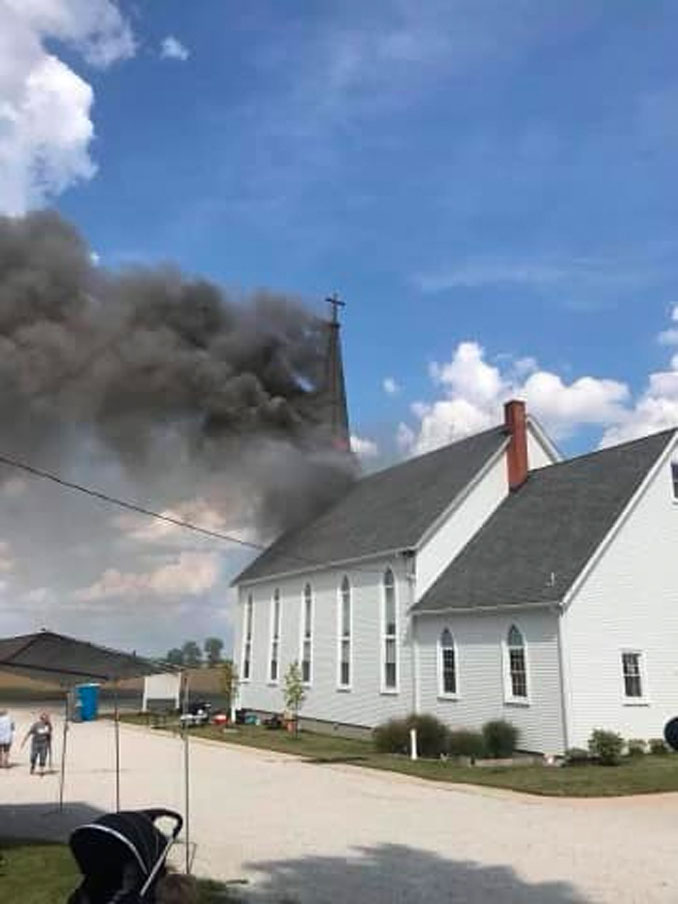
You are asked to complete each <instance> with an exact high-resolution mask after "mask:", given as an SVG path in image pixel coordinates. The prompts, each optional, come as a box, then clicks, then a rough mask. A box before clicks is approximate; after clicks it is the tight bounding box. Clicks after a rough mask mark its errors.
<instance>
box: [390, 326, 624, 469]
mask: <svg viewBox="0 0 678 904" xmlns="http://www.w3.org/2000/svg"><path fill="white" fill-rule="evenodd" d="M503 363H504V364H505V366H504V369H502V368H501V367H500V366H499V365H497V364H490V363H489V362H488V361H487V360H486V356H485V351H484V349H483V348H482V347H481V346H480V345H479V344H478V343H476V342H461V343H460V344H459V345H458V346H457V347H456V349H455V350H454V352H453V355H452V358H451V359H450V361H448V362H445V363H443V364H440V363H438V362H434V363H432V364H431V365H430V367H429V373H430V375H431V378H432V380H433V382H434V384H436V385H437V386H439V387H440V388H442V390H443V394H444V395H443V398H442V399H438V400H437V401H434V402H432V403H426V402H417V403H415V404H414V405H413V406H412V408H411V410H412V413H413V415H414V416H415V417H416V418H417V419H418V420H419V424H418V428H417V430H413V429H412V428H411V427H409V426H408V425H406V424H401V425H400V427H399V430H398V436H397V441H398V444H399V446H400V448H401V449H403V450H404V451H406V452H408V453H410V454H420V453H422V452H427V451H430V450H431V449H435V448H437V447H438V446H441V445H444V444H445V443H449V442H454V441H455V440H458V439H461V438H462V437H464V436H468V435H470V434H471V433H477V432H478V431H480V430H484V429H486V428H488V427H490V426H492V425H493V424H497V423H500V421H501V419H502V405H503V403H504V402H505V401H506V400H507V399H509V398H512V397H517V398H523V399H525V401H526V402H527V406H528V410H529V411H530V412H531V413H532V414H534V415H535V416H536V417H537V418H538V419H539V420H540V421H541V422H542V423H543V424H544V426H545V427H546V429H547V430H548V431H549V432H550V433H551V434H552V435H553V436H554V437H555V438H562V437H564V436H567V435H568V434H570V433H571V432H573V431H574V430H576V429H577V428H578V427H580V426H582V425H584V424H594V425H601V426H602V427H607V426H611V425H614V424H617V423H619V422H620V421H621V420H622V419H623V418H624V417H625V408H624V405H625V403H626V402H627V401H628V399H629V390H628V387H627V386H626V385H625V384H624V383H621V382H619V381H617V380H609V379H599V378H596V377H590V376H585V377H580V378H578V379H576V380H574V381H573V382H571V383H569V384H568V383H565V382H564V381H563V379H562V378H561V377H560V376H558V375H557V374H554V373H550V372H549V371H545V370H539V369H538V368H537V364H536V362H535V361H534V359H532V358H521V359H518V360H517V361H513V360H511V359H509V360H507V361H504V362H503Z"/></svg>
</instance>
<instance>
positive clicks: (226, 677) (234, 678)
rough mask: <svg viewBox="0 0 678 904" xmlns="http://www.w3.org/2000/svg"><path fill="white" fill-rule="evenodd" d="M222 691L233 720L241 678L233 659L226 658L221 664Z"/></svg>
mask: <svg viewBox="0 0 678 904" xmlns="http://www.w3.org/2000/svg"><path fill="white" fill-rule="evenodd" d="M219 677H220V684H221V692H222V694H223V695H224V697H226V704H227V706H228V711H229V714H230V717H231V722H233V721H234V719H235V703H236V700H237V699H238V686H239V683H240V678H239V675H238V669H237V667H236V664H235V663H234V662H233V660H232V659H226V660H225V661H224V662H222V664H221V674H220V676H219Z"/></svg>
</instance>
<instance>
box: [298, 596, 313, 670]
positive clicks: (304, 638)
mask: <svg viewBox="0 0 678 904" xmlns="http://www.w3.org/2000/svg"><path fill="white" fill-rule="evenodd" d="M307 590H308V591H309V593H308V597H307V594H306V591H307ZM307 600H308V602H310V607H309V610H308V611H309V619H308V621H309V624H308V635H307V634H306V603H307ZM314 620H315V597H314V595H313V586H312V585H311V582H310V581H306V583H305V584H304V586H303V588H302V590H301V617H300V619H299V628H300V631H299V634H300V637H299V667H300V669H301V680H302V684H303V685H304V687H311V685H312V684H313V627H314ZM306 643H308V678H307V679H305V678H304V663H305V662H306V659H305V657H304V652H305V650H304V647H305V646H306Z"/></svg>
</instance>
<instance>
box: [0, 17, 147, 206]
mask: <svg viewBox="0 0 678 904" xmlns="http://www.w3.org/2000/svg"><path fill="white" fill-rule="evenodd" d="M54 40H58V41H62V42H64V43H66V44H68V45H70V46H71V47H72V49H73V50H74V51H75V52H76V53H78V54H79V55H80V56H81V57H82V58H83V59H84V60H85V61H86V62H87V63H89V64H90V65H92V66H97V67H100V68H104V67H106V66H108V65H110V64H111V63H113V62H115V61H116V60H121V59H125V58H127V57H129V56H131V55H132V54H133V53H134V49H135V47H134V38H133V36H132V32H131V30H130V27H129V25H128V23H127V22H126V20H125V19H124V18H123V17H122V15H121V13H120V11H119V10H118V8H117V6H116V5H115V4H114V3H113V2H111V0H2V2H0V211H2V212H4V213H9V214H20V213H23V212H24V211H25V210H26V209H27V208H29V207H31V206H35V205H39V204H41V203H44V202H45V201H46V200H48V199H49V198H50V197H52V196H54V195H56V194H59V193H60V192H62V191H64V189H66V188H68V187H69V186H70V185H72V184H74V183H76V182H78V181H81V180H87V179H91V178H92V176H93V175H94V174H95V172H96V166H95V165H94V163H93V161H92V160H91V158H90V155H89V145H90V143H91V141H92V138H93V137H94V126H93V123H92V119H91V110H92V104H93V101H94V94H93V90H92V87H91V85H90V84H89V83H88V82H87V81H85V79H83V78H82V77H81V76H80V75H78V74H77V73H76V72H75V71H74V70H73V69H72V68H71V67H70V66H69V65H67V64H66V63H65V62H64V61H63V60H61V59H59V57H58V56H57V55H56V54H55V53H54V52H53V50H52V49H51V47H52V45H51V43H50V50H48V49H47V43H48V42H52V41H54Z"/></svg>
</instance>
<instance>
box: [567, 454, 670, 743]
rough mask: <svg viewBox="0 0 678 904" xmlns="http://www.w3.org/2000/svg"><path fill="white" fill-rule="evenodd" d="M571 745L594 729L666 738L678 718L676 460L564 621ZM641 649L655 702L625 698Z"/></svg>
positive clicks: (617, 538)
mask: <svg viewBox="0 0 678 904" xmlns="http://www.w3.org/2000/svg"><path fill="white" fill-rule="evenodd" d="M563 640H564V650H565V652H566V657H565V660H566V676H567V680H566V688H568V690H569V693H568V698H569V702H570V705H569V707H568V709H569V710H570V712H569V722H570V732H569V733H570V738H569V746H577V747H585V746H586V742H587V740H588V738H589V736H590V733H591V731H592V730H593V729H594V728H605V729H612V730H614V731H618V732H620V733H621V734H622V735H623V736H624V737H626V738H645V739H647V738H652V737H661V735H662V732H663V727H664V724H665V722H666V721H667V719H668V718H670V717H671V716H675V715H678V505H676V503H674V502H673V499H672V485H671V472H670V465H669V463H668V461H667V462H666V463H665V465H664V466H663V467H662V469H661V470H660V471H659V472H658V473H657V475H656V477H655V478H654V480H653V481H652V482H651V484H650V485H649V486H648V487H647V490H646V492H645V493H644V495H643V497H642V498H641V499H640V500H639V502H638V505H637V506H636V507H635V509H634V510H633V511H632V512H631V514H630V516H629V517H628V519H627V520H626V521H625V522H624V523H623V524H622V526H621V528H620V529H619V532H618V533H617V534H616V536H615V537H614V539H613V541H612V542H611V543H610V545H609V546H608V547H607V550H606V551H605V552H604V554H603V555H602V557H601V558H600V560H599V561H598V562H597V564H596V566H595V567H594V568H593V569H592V571H591V573H590V575H589V576H588V578H587V579H586V580H585V582H584V583H583V585H582V586H581V588H580V589H579V590H578V592H577V593H576V595H575V597H574V598H573V600H572V603H571V605H570V608H569V609H568V611H567V612H566V614H565V615H564V616H563ZM624 649H628V650H641V651H642V652H643V657H644V660H645V669H646V677H647V694H648V701H649V702H648V704H647V705H641V706H639V705H629V704H628V703H627V702H626V701H625V698H624V692H623V682H622V668H621V651H622V650H624Z"/></svg>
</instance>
